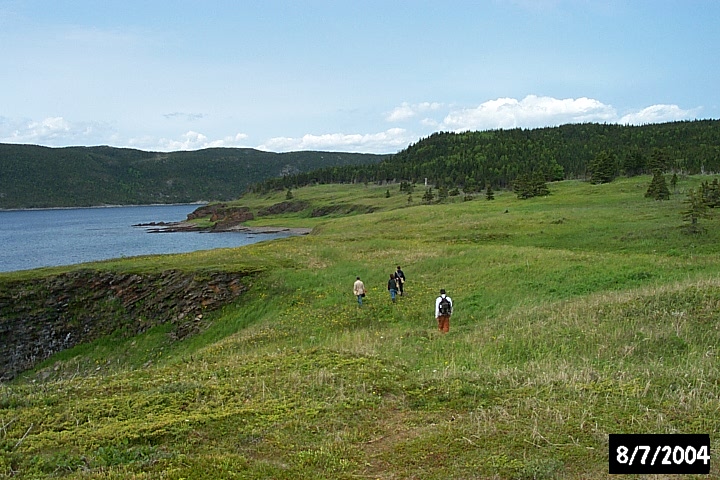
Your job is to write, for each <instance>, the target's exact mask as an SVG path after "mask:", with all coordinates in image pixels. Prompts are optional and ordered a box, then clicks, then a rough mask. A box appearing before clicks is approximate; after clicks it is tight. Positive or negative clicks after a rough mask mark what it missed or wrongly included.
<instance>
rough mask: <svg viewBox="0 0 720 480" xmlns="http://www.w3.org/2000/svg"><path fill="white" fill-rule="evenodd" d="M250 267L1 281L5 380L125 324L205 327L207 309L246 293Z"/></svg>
mask: <svg viewBox="0 0 720 480" xmlns="http://www.w3.org/2000/svg"><path fill="white" fill-rule="evenodd" d="M249 275H250V274H248V273H246V272H232V273H228V272H214V273H208V272H202V273H197V272H195V273H188V272H181V271H177V270H168V271H165V272H162V273H156V274H130V273H112V272H101V271H94V270H77V271H74V272H70V273H66V274H61V275H56V276H51V277H43V278H38V279H33V280H27V281H17V282H3V283H2V284H1V285H0V380H3V381H6V380H9V379H12V378H13V377H14V376H15V375H17V374H18V373H20V372H22V371H24V370H27V369H30V368H32V367H34V366H35V365H37V364H38V363H39V362H41V361H42V360H45V359H47V358H48V357H50V356H51V355H53V354H54V353H57V352H59V351H61V350H64V349H67V348H71V347H73V346H75V345H77V344H80V343H85V342H90V341H92V340H95V339H97V338H99V337H101V336H104V335H109V334H112V333H115V332H118V331H120V332H121V333H122V334H124V335H135V334H138V333H141V332H143V331H145V330H147V329H149V328H150V327H152V326H155V325H159V324H163V323H167V322H172V323H173V324H174V328H173V331H172V334H171V335H172V336H173V337H174V338H182V337H184V336H186V335H189V334H192V333H194V332H195V331H197V330H198V329H199V328H201V327H202V318H203V312H206V311H211V310H214V309H217V308H219V307H221V306H223V305H225V304H227V303H229V302H231V301H233V300H234V299H236V298H237V297H238V296H239V295H241V294H242V292H244V291H245V290H247V288H248V285H249V280H250V277H249Z"/></svg>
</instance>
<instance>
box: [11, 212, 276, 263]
mask: <svg viewBox="0 0 720 480" xmlns="http://www.w3.org/2000/svg"><path fill="white" fill-rule="evenodd" d="M197 207H198V205H150V206H131V207H102V208H69V209H48V210H8V211H0V272H10V271H15V270H28V269H32V268H39V267H52V266H61V265H74V264H78V263H84V262H91V261H98V260H108V259H111V258H120V257H133V256H137V255H150V254H164V253H186V252H194V251H198V250H211V249H215V248H225V247H238V246H242V245H249V244H252V243H256V242H260V241H264V240H272V239H275V238H281V237H286V236H288V234H287V233H277V234H275V233H272V234H249V233H245V232H223V233H203V232H176V233H148V231H147V229H146V228H142V227H134V226H133V225H137V224H143V223H150V222H178V221H182V220H185V218H186V216H187V214H188V213H190V212H192V211H193V210H195V209H196V208H197Z"/></svg>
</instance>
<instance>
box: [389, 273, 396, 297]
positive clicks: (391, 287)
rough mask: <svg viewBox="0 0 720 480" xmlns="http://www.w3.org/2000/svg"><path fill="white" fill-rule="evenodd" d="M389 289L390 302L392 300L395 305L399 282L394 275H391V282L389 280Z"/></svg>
mask: <svg viewBox="0 0 720 480" xmlns="http://www.w3.org/2000/svg"><path fill="white" fill-rule="evenodd" d="M387 289H388V292H390V300H392V301H393V303H395V295H396V294H397V291H398V280H397V278H396V277H395V274H394V273H391V274H390V280H388V284H387Z"/></svg>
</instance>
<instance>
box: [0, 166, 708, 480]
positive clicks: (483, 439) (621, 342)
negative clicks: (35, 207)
mask: <svg viewBox="0 0 720 480" xmlns="http://www.w3.org/2000/svg"><path fill="white" fill-rule="evenodd" d="M705 179H707V177H689V178H681V179H680V181H679V182H678V185H677V193H676V194H674V195H673V196H672V197H671V199H670V200H669V201H663V202H658V201H654V200H650V199H646V198H644V193H645V191H646V189H647V186H648V184H649V182H650V177H647V176H644V177H634V178H629V179H619V180H616V181H615V182H613V183H611V184H605V185H591V184H589V183H585V182H580V181H565V182H558V183H551V184H549V187H550V190H551V192H552V194H551V195H550V196H548V197H544V198H533V199H529V200H518V199H517V198H516V197H515V196H514V195H513V194H512V193H510V192H496V198H495V200H493V201H488V200H486V199H485V198H484V197H483V196H476V198H475V199H474V200H472V201H462V200H461V198H460V197H451V198H450V199H449V200H448V202H446V203H443V204H432V205H425V204H423V203H422V202H421V200H420V199H421V197H422V193H423V191H422V190H423V189H422V188H421V187H418V188H417V189H416V191H415V193H414V194H413V200H414V201H413V202H408V200H407V195H405V194H401V193H399V191H398V185H390V186H372V185H371V186H364V185H352V186H350V185H342V186H339V185H327V186H315V187H305V188H301V189H297V190H293V195H294V197H295V199H297V200H304V201H307V202H309V203H310V204H311V205H312V206H324V205H330V204H338V203H342V204H348V205H361V206H372V207H374V208H376V209H377V210H376V211H375V212H374V213H371V214H357V215H347V216H326V217H319V218H311V217H310V216H309V213H308V211H305V212H300V213H295V214H286V215H281V216H275V217H261V218H258V219H257V220H254V221H252V222H249V224H251V225H276V226H288V227H313V229H314V230H313V233H312V234H310V235H307V236H299V237H291V238H286V239H282V240H277V241H272V242H264V243H260V244H256V245H252V246H247V247H241V248H237V249H223V250H214V251H209V252H198V253H194V254H182V255H167V256H156V257H142V258H131V259H121V260H113V261H109V262H100V263H97V264H92V267H94V268H100V269H117V270H127V271H147V270H161V269H164V268H183V269H229V270H231V269H234V268H248V267H252V268H254V269H257V270H258V271H259V272H260V273H259V274H258V275H257V277H256V278H255V280H254V283H253V286H252V288H251V290H250V291H249V292H248V293H247V294H246V295H245V296H244V297H243V299H242V300H241V301H240V302H238V303H236V304H233V305H228V306H226V307H225V308H223V309H222V310H221V311H217V312H214V313H211V314H209V317H210V319H211V323H210V326H209V327H208V328H207V329H205V330H204V331H202V332H201V333H199V334H198V335H196V336H194V337H191V338H187V339H185V340H182V341H176V342H172V341H171V340H170V339H169V336H168V334H167V332H168V328H169V327H165V326H163V327H157V328H155V329H153V330H151V331H149V332H147V333H145V334H143V335H141V336H137V337H132V338H123V337H117V338H108V339H103V340H102V341H98V342H95V343H93V344H89V345H82V346H78V347H76V348H74V349H72V350H68V351H65V352H62V353H61V354H59V355H57V356H55V357H53V358H52V359H50V360H48V361H46V362H45V363H43V364H42V365H41V366H39V367H38V368H37V369H36V370H34V371H32V372H27V373H26V374H24V375H22V376H21V377H20V378H17V379H16V380H14V381H13V382H11V383H8V384H2V385H0V478H65V479H173V480H181V479H188V480H190V479H220V478H223V479H225V478H228V479H229V478H238V479H268V478H273V479H300V478H302V479H358V478H368V479H375V478H377V479H400V478H403V479H409V478H413V479H449V478H457V479H470V478H481V479H574V478H586V479H600V478H608V465H607V464H608V434H611V433H709V434H711V441H712V449H713V450H717V449H718V448H720V444H719V443H718V438H717V437H716V436H715V435H714V433H715V432H717V431H720V411H719V410H720V366H719V364H718V355H720V326H719V322H718V320H719V319H720V315H719V314H718V308H720V256H719V255H718V253H720V223H718V222H720V219H709V220H701V222H702V223H703V224H704V225H705V226H706V227H707V229H708V231H707V233H706V234H704V235H695V236H689V235H685V234H683V233H682V232H681V229H680V226H681V225H682V223H683V222H682V218H681V215H680V212H681V211H682V210H683V208H684V205H683V200H684V199H685V192H687V190H688V189H689V188H691V187H696V186H697V185H698V184H699V183H700V182H701V181H702V180H705ZM711 179H712V178H710V180H711ZM388 190H389V191H390V194H391V195H390V197H389V198H386V192H387V191H388ZM284 200H285V193H284V192H281V193H277V194H273V195H267V196H259V195H248V196H246V197H244V198H243V199H241V200H240V201H239V203H241V204H243V205H247V206H249V207H250V208H251V209H253V210H254V209H257V208H260V207H263V206H268V205H272V204H274V203H277V202H281V201H284ZM397 265H400V266H402V268H403V270H404V272H405V274H406V276H407V278H408V281H407V283H406V294H405V296H403V297H398V300H397V302H396V303H395V304H393V303H391V302H390V297H389V295H388V292H387V291H386V284H387V279H388V277H389V274H390V273H392V272H393V271H394V270H395V267H396V266H397ZM86 266H87V265H86ZM54 271H58V269H44V270H42V271H39V272H33V273H32V275H35V274H36V275H45V274H50V273H53V272H54ZM27 275H31V274H28V273H27V272H25V273H16V274H5V275H2V277H0V278H14V277H17V278H23V277H26V276H27ZM356 276H360V277H361V279H362V280H363V281H364V282H365V285H366V287H367V288H368V294H367V297H366V298H365V301H364V305H363V306H362V308H359V307H358V304H357V301H356V298H355V297H354V296H353V294H352V284H353V282H354V280H355V277H356ZM440 288H445V289H447V292H448V294H449V295H450V296H451V297H452V299H453V301H454V303H455V311H454V314H453V316H452V319H451V325H450V332H449V333H448V334H445V335H443V334H440V333H439V332H438V331H437V324H436V322H435V318H434V300H435V297H436V296H437V294H438V291H439V289H440ZM711 476H714V477H715V478H717V477H720V466H719V465H718V463H717V461H714V459H713V463H712V475H711ZM629 478H633V477H632V476H630V477H629ZM635 478H640V477H635ZM648 478H661V477H648ZM675 478H677V477H675ZM700 478H707V477H704V476H703V477H700Z"/></svg>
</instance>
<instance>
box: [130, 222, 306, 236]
mask: <svg viewBox="0 0 720 480" xmlns="http://www.w3.org/2000/svg"><path fill="white" fill-rule="evenodd" d="M133 227H140V228H145V229H146V230H147V233H176V232H207V233H225V232H240V233H247V234H263V233H266V234H272V233H289V234H291V235H308V234H310V232H312V228H302V227H272V226H260V227H250V226H247V225H231V226H227V227H217V226H215V227H199V226H197V225H196V224H194V223H191V222H187V221H182V222H157V223H156V222H151V223H138V224H136V225H133Z"/></svg>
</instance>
